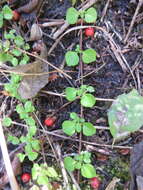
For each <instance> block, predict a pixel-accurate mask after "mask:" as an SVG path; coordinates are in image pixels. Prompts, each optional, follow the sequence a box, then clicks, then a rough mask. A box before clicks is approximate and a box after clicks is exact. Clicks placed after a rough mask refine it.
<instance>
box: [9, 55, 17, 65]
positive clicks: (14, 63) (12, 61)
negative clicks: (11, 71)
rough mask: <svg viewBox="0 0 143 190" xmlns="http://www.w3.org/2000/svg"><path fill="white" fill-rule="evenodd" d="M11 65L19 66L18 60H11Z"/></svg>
mask: <svg viewBox="0 0 143 190" xmlns="http://www.w3.org/2000/svg"><path fill="white" fill-rule="evenodd" d="M11 63H12V65H13V66H17V65H18V59H17V58H15V57H13V58H12V60H11Z"/></svg>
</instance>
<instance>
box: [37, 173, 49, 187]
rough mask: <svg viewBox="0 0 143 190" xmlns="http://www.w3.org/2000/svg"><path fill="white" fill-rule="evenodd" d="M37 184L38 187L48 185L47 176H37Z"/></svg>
mask: <svg viewBox="0 0 143 190" xmlns="http://www.w3.org/2000/svg"><path fill="white" fill-rule="evenodd" d="M41 172H42V171H41ZM37 183H38V184H39V185H48V183H49V179H48V177H47V176H44V175H42V174H40V175H39V176H38V179H37Z"/></svg>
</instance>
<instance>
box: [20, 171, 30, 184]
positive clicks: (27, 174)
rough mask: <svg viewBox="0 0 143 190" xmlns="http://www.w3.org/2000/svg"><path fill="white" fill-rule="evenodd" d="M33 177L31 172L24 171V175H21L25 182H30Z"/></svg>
mask: <svg viewBox="0 0 143 190" xmlns="http://www.w3.org/2000/svg"><path fill="white" fill-rule="evenodd" d="M30 179H31V175H30V174H29V173H24V174H23V175H22V176H21V180H22V182H23V183H28V182H29V181H30Z"/></svg>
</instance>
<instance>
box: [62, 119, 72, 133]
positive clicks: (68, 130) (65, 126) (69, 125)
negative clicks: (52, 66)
mask: <svg viewBox="0 0 143 190" xmlns="http://www.w3.org/2000/svg"><path fill="white" fill-rule="evenodd" d="M62 129H63V131H64V133H66V134H67V135H69V136H71V135H73V134H74V133H75V122H73V121H70V120H66V121H64V122H63V123H62Z"/></svg>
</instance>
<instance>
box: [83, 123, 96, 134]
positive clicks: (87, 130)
mask: <svg viewBox="0 0 143 190" xmlns="http://www.w3.org/2000/svg"><path fill="white" fill-rule="evenodd" d="M95 133H96V129H95V128H94V126H93V125H92V123H90V122H84V123H83V134H84V135H85V136H92V135H94V134H95Z"/></svg>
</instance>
